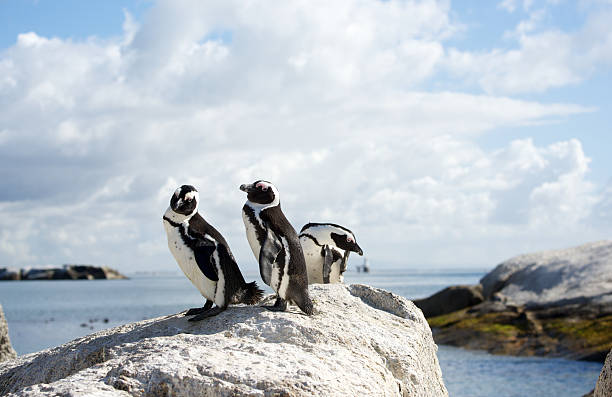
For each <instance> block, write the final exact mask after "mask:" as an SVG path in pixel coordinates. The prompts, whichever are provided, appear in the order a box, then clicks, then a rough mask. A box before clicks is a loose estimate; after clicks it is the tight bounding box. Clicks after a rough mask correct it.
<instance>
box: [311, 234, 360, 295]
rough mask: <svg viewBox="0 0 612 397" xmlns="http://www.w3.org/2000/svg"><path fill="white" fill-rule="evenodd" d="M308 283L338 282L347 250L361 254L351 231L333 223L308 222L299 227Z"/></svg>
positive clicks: (346, 256) (341, 278)
mask: <svg viewBox="0 0 612 397" xmlns="http://www.w3.org/2000/svg"><path fill="white" fill-rule="evenodd" d="M300 243H301V244H302V250H303V251H304V259H305V260H306V268H307V269H308V284H314V283H318V284H321V283H323V284H329V283H341V282H342V281H343V280H344V275H343V274H344V272H345V271H346V266H347V261H348V257H349V254H350V253H351V252H356V253H358V254H359V255H363V251H362V250H361V247H359V245H357V240H356V239H355V235H354V234H353V232H351V231H350V230H349V229H347V228H345V227H343V226H340V225H336V224H335V223H308V224H306V225H304V227H302V230H300Z"/></svg>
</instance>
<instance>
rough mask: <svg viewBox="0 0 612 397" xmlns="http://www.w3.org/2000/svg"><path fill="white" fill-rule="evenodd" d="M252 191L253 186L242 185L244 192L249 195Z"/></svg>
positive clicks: (241, 188)
mask: <svg viewBox="0 0 612 397" xmlns="http://www.w3.org/2000/svg"><path fill="white" fill-rule="evenodd" d="M251 189H253V185H247V184H246V183H245V184H243V185H240V190H242V191H243V192H246V193H248V192H249V191H251Z"/></svg>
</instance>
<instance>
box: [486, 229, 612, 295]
mask: <svg viewBox="0 0 612 397" xmlns="http://www.w3.org/2000/svg"><path fill="white" fill-rule="evenodd" d="M480 283H481V284H482V287H483V294H484V296H485V297H486V298H490V297H491V296H492V295H493V294H494V293H496V292H498V293H500V294H501V295H502V296H503V297H505V298H506V299H507V301H508V302H512V303H513V304H515V305H524V306H527V307H530V306H551V305H567V304H571V303H587V302H593V303H597V304H609V303H612V241H599V242H595V243H589V244H584V245H581V246H578V247H573V248H569V249H563V250H555V251H544V252H538V253H533V254H527V255H520V256H517V257H514V258H511V259H509V260H507V261H505V262H503V263H501V264H500V265H498V266H497V267H496V268H495V269H494V270H493V271H491V272H490V273H488V274H487V275H486V276H485V277H483V278H482V279H481V280H480Z"/></svg>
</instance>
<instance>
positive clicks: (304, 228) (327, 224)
mask: <svg viewBox="0 0 612 397" xmlns="http://www.w3.org/2000/svg"><path fill="white" fill-rule="evenodd" d="M314 226H333V227H337V228H338V229H342V230H344V231H345V232H347V233H350V234H353V232H352V231H350V230H349V229H347V228H345V227H344V226H340V225H338V224H336V223H317V222H309V223H307V224H305V225H304V226H302V229H301V230H300V233H302V232H303V231H304V230H306V229H308V228H309V227H314Z"/></svg>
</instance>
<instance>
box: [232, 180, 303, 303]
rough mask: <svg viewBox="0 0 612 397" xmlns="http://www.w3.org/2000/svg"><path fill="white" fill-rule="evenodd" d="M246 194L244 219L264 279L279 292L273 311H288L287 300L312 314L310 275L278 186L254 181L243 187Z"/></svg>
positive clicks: (243, 211) (250, 243) (243, 208)
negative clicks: (307, 272)
mask: <svg viewBox="0 0 612 397" xmlns="http://www.w3.org/2000/svg"><path fill="white" fill-rule="evenodd" d="M240 190H242V191H243V192H246V193H247V201H246V203H245V204H244V207H242V219H243V221H244V226H245V228H246V235H247V240H248V242H249V245H250V246H251V250H252V251H253V255H255V258H256V259H257V261H258V262H259V272H260V274H261V278H262V279H263V281H264V282H265V283H266V284H267V285H269V286H270V287H272V289H273V290H274V292H276V294H277V299H276V302H275V303H274V306H266V308H267V309H269V310H272V311H285V310H286V309H287V303H288V302H289V303H293V304H295V305H297V306H298V307H299V308H300V309H301V310H302V311H303V312H304V313H306V314H307V315H311V314H312V313H313V306H312V301H311V300H310V296H309V295H308V276H307V275H306V263H305V262H304V253H303V252H302V246H301V245H300V240H299V239H298V235H297V233H296V231H295V229H294V228H293V226H291V224H290V223H289V221H288V220H287V218H286V217H285V215H284V214H283V211H282V210H281V206H280V197H279V194H278V189H277V188H276V187H275V186H274V185H273V184H272V183H270V182H267V181H262V180H259V181H255V182H253V183H251V184H244V185H241V186H240Z"/></svg>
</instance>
